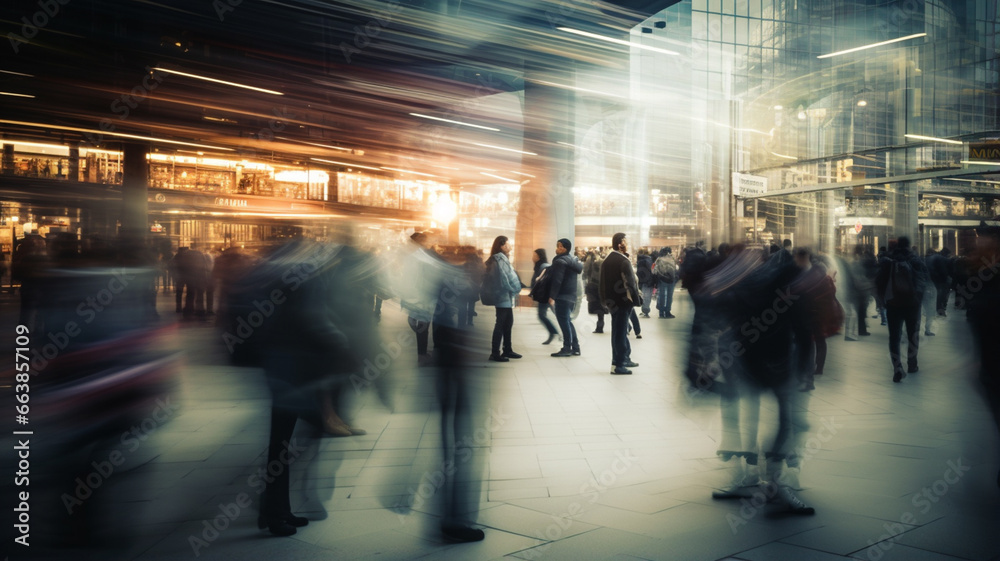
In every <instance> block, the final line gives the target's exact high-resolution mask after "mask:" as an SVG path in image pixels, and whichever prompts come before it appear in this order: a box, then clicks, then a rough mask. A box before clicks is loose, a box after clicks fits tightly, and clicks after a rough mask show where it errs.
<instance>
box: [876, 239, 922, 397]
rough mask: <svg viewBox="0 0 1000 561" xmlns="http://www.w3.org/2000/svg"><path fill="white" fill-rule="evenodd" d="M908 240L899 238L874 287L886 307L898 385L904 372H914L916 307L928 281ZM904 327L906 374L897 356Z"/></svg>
mask: <svg viewBox="0 0 1000 561" xmlns="http://www.w3.org/2000/svg"><path fill="white" fill-rule="evenodd" d="M910 248H911V245H910V238H908V237H906V236H900V237H899V240H898V241H897V242H896V247H895V248H894V249H890V251H889V258H888V259H887V260H886V261H885V262H883V264H882V267H881V268H880V269H879V272H878V277H877V278H876V285H877V288H878V291H879V294H881V295H882V300H883V301H884V302H885V306H886V319H887V320H888V322H889V357H890V358H891V359H892V372H893V374H892V381H893V382H897V383H898V382H901V381H902V380H903V378H905V377H906V374H907V372H909V373H911V374H912V373H914V372H916V371H917V370H918V366H917V351H918V350H919V346H920V306H921V303H922V301H923V297H924V289H925V287H926V286H927V283H928V282H929V279H928V274H927V267H926V266H925V265H924V261H923V259H921V258H920V257H919V256H917V255H916V254H914V253H913V251H912V250H911V249H910ZM904 323H905V324H906V341H907V349H906V350H907V352H906V363H907V368H906V371H904V370H903V363H902V358H901V357H900V355H899V343H900V335H901V332H902V329H903V324H904Z"/></svg>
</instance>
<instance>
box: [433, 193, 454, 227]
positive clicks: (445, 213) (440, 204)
mask: <svg viewBox="0 0 1000 561" xmlns="http://www.w3.org/2000/svg"><path fill="white" fill-rule="evenodd" d="M431 214H432V216H434V220H437V221H438V222H442V223H444V224H448V223H450V222H451V221H452V220H454V219H455V216H457V215H458V205H456V204H455V201H453V200H451V197H448V196H443V197H438V199H437V201H435V202H434V208H433V210H432V211H431Z"/></svg>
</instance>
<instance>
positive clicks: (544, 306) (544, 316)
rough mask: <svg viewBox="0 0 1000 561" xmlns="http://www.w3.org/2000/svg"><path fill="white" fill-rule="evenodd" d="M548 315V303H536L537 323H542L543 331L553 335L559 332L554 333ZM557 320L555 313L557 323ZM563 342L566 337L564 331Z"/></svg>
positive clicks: (554, 327)
mask: <svg viewBox="0 0 1000 561" xmlns="http://www.w3.org/2000/svg"><path fill="white" fill-rule="evenodd" d="M548 313H549V303H548V302H539V303H538V321H540V322H542V325H544V326H545V329H546V330H548V332H549V333H551V334H552V335H555V334H556V333H559V332H558V331H556V326H555V325H552V320H550V319H549V315H548ZM558 320H559V315H558V313H557V314H556V321H558ZM559 326H560V327H562V324H559ZM565 340H566V335H565V331H564V332H563V341H565Z"/></svg>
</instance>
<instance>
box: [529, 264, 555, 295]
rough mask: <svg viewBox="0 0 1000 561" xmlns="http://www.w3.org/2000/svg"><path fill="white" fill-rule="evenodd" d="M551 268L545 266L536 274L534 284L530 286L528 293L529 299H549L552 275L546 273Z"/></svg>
mask: <svg viewBox="0 0 1000 561" xmlns="http://www.w3.org/2000/svg"><path fill="white" fill-rule="evenodd" d="M551 268H552V267H546V268H544V269H542V273H541V274H540V275H538V278H537V279H535V286H533V287H532V288H531V292H530V293H529V296H531V299H532V300H534V301H535V302H539V303H541V302H548V301H549V292H551V291H552V275H550V274H548V273H549V269H551Z"/></svg>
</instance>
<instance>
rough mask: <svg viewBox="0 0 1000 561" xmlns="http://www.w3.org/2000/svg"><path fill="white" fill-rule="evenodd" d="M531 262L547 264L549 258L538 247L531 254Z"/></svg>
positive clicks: (543, 250) (542, 249)
mask: <svg viewBox="0 0 1000 561" xmlns="http://www.w3.org/2000/svg"><path fill="white" fill-rule="evenodd" d="M531 261H532V262H534V263H548V262H549V256H548V255H547V254H546V253H545V249H544V248H541V247H540V248H538V249H536V250H535V251H534V252H533V253H532V254H531Z"/></svg>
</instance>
